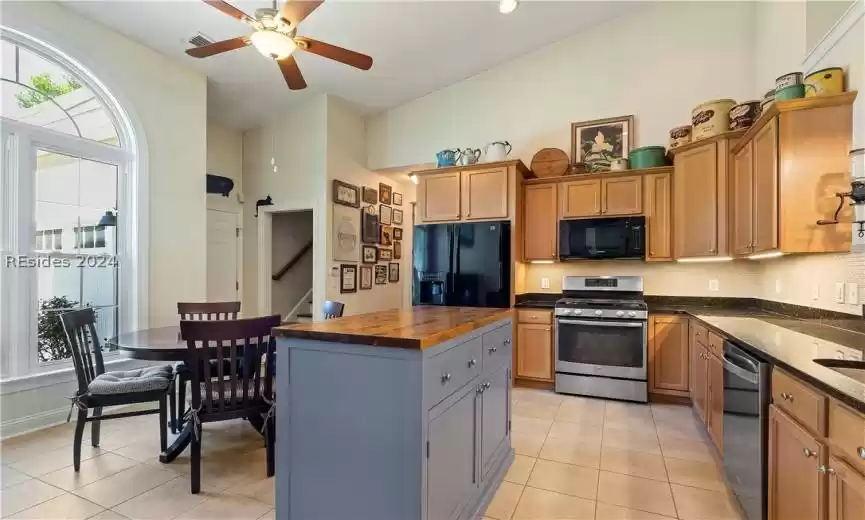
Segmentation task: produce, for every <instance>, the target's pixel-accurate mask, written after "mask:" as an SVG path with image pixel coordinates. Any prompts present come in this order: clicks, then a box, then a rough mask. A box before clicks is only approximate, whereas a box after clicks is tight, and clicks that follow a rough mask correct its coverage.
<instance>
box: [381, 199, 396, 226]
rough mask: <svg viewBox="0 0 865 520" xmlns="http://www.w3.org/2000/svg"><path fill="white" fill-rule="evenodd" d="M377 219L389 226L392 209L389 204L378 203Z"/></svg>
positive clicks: (391, 220)
mask: <svg viewBox="0 0 865 520" xmlns="http://www.w3.org/2000/svg"><path fill="white" fill-rule="evenodd" d="M378 207H379V210H378V221H379V223H380V224H384V225H385V226H389V225H391V224H392V223H393V209H392V208H391V207H390V206H385V205H384V204H379V206H378Z"/></svg>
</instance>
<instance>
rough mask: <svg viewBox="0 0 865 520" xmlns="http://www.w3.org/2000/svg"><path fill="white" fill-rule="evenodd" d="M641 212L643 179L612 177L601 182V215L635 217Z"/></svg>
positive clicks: (636, 177) (637, 177)
mask: <svg viewBox="0 0 865 520" xmlns="http://www.w3.org/2000/svg"><path fill="white" fill-rule="evenodd" d="M642 212H643V179H642V177H639V176H633V177H612V178H609V179H602V182H601V214H602V215H604V216H614V215H637V214H639V213H642Z"/></svg>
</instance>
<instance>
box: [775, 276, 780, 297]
mask: <svg viewBox="0 0 865 520" xmlns="http://www.w3.org/2000/svg"><path fill="white" fill-rule="evenodd" d="M775 294H781V279H780V278H776V279H775Z"/></svg>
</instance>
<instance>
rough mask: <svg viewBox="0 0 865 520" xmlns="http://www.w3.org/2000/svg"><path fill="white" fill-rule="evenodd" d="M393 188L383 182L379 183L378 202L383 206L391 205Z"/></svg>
mask: <svg viewBox="0 0 865 520" xmlns="http://www.w3.org/2000/svg"><path fill="white" fill-rule="evenodd" d="M391 194H393V188H391V187H390V186H388V185H387V184H384V183H382V182H380V183H378V201H379V202H381V203H382V204H390V199H391Z"/></svg>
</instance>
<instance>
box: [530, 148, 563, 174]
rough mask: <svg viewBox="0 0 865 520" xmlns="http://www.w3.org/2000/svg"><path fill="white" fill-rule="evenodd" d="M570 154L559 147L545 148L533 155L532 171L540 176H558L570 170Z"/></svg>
mask: <svg viewBox="0 0 865 520" xmlns="http://www.w3.org/2000/svg"><path fill="white" fill-rule="evenodd" d="M568 164H569V161H568V154H566V153H565V152H564V151H563V150H560V149H558V148H544V149H542V150H540V151H538V153H536V154H535V156H534V157H532V166H531V168H532V171H533V172H535V175H537V176H538V177H558V176H561V175H564V174H565V172H566V171H567V170H568Z"/></svg>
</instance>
